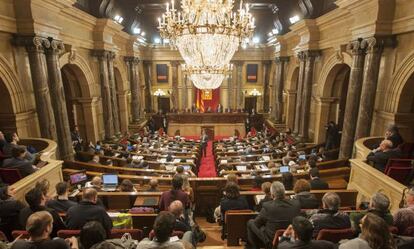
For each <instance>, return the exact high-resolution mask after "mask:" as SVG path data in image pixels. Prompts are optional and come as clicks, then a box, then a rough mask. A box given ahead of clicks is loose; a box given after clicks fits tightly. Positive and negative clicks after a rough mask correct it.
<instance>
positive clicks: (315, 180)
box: [309, 168, 329, 190]
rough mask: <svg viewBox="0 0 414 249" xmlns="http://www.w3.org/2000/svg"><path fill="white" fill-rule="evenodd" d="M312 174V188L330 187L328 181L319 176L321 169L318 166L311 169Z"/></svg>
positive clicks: (310, 174)
mask: <svg viewBox="0 0 414 249" xmlns="http://www.w3.org/2000/svg"><path fill="white" fill-rule="evenodd" d="M309 176H310V179H311V181H310V184H311V189H312V190H323V189H329V185H328V183H327V182H325V181H324V180H322V179H321V178H319V169H318V168H312V169H311V170H310V171H309Z"/></svg>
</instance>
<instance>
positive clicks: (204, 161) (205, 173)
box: [198, 141, 217, 177]
mask: <svg viewBox="0 0 414 249" xmlns="http://www.w3.org/2000/svg"><path fill="white" fill-rule="evenodd" d="M215 176H217V174H216V165H215V162H214V156H213V141H208V143H207V155H206V157H202V158H201V163H200V168H199V170H198V177H215Z"/></svg>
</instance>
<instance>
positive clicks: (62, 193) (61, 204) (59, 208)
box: [46, 182, 78, 213]
mask: <svg viewBox="0 0 414 249" xmlns="http://www.w3.org/2000/svg"><path fill="white" fill-rule="evenodd" d="M56 194H57V196H56V197H55V198H54V199H52V200H48V201H47V202H46V207H48V208H51V209H53V210H55V211H56V212H59V213H65V212H66V211H68V209H69V208H71V207H73V206H76V205H77V204H78V203H76V202H74V201H71V200H69V197H68V196H69V186H68V184H67V183H66V182H59V183H58V184H56Z"/></svg>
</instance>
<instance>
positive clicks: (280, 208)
mask: <svg viewBox="0 0 414 249" xmlns="http://www.w3.org/2000/svg"><path fill="white" fill-rule="evenodd" d="M270 192H271V194H272V197H273V201H269V202H266V203H264V204H263V208H262V210H261V211H260V213H259V215H258V216H257V217H256V218H255V219H252V220H249V221H248V222H247V245H246V248H248V249H256V248H261V247H266V248H271V244H272V241H273V237H274V235H275V232H276V230H278V229H284V228H287V227H288V226H289V224H291V222H292V220H293V218H294V217H296V216H298V215H299V214H300V204H299V202H298V201H297V200H287V199H285V187H284V186H283V184H282V183H281V182H278V181H275V182H273V183H272V186H271V188H270Z"/></svg>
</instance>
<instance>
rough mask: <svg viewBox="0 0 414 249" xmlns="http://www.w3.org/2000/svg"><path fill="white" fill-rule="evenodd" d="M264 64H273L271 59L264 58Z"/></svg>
mask: <svg viewBox="0 0 414 249" xmlns="http://www.w3.org/2000/svg"><path fill="white" fill-rule="evenodd" d="M262 64H263V65H270V64H272V61H271V60H264V61H262Z"/></svg>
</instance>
